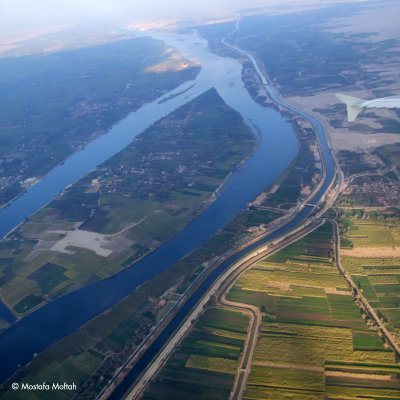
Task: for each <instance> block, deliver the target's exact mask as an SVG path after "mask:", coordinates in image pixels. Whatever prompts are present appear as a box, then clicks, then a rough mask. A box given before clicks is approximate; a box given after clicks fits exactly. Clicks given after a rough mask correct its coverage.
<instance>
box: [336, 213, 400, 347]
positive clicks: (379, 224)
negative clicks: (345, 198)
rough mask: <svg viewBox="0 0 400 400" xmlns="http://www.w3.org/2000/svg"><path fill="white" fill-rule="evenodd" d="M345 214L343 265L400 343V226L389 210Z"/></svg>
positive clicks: (343, 225)
mask: <svg viewBox="0 0 400 400" xmlns="http://www.w3.org/2000/svg"><path fill="white" fill-rule="evenodd" d="M363 216H364V218H359V214H354V215H352V214H350V213H344V214H343V215H342V218H341V226H342V243H344V249H343V250H342V252H341V253H342V264H343V266H344V267H345V268H346V270H347V272H349V273H350V274H351V276H352V278H353V280H354V282H355V283H356V284H357V286H358V288H359V290H360V291H361V292H362V293H363V295H364V296H365V297H366V298H367V299H368V301H369V302H370V304H371V305H372V306H373V307H374V308H375V309H376V310H377V312H378V313H379V315H380V317H381V318H383V320H384V321H385V323H386V326H387V327H388V329H389V330H390V331H391V332H392V334H393V335H394V336H395V337H396V339H397V340H398V341H399V342H400V307H399V305H400V225H399V222H398V218H397V217H395V216H394V215H393V214H390V213H381V214H378V215H376V214H374V215H371V214H368V213H364V214H363Z"/></svg>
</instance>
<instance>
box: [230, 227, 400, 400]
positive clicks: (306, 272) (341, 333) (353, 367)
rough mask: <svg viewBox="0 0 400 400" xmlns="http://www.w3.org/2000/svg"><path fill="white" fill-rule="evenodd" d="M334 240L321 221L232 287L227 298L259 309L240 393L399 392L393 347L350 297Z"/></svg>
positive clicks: (332, 395)
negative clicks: (336, 260) (252, 351)
mask: <svg viewBox="0 0 400 400" xmlns="http://www.w3.org/2000/svg"><path fill="white" fill-rule="evenodd" d="M332 240H333V236H332V226H331V225H330V223H326V224H325V225H323V226H321V227H320V228H318V229H317V230H315V231H314V232H312V233H311V234H309V235H308V236H306V237H305V238H303V239H300V240H299V241H297V242H296V243H294V244H292V245H290V246H288V247H286V248H285V249H283V250H281V251H279V252H278V253H276V254H275V255H273V256H271V257H269V258H267V259H264V260H262V261H260V262H258V263H257V264H256V265H255V266H254V267H253V268H252V269H251V270H249V271H247V272H246V273H245V274H244V275H242V277H240V278H239V279H238V280H237V282H236V284H235V286H234V287H233V288H232V290H231V291H230V293H229V295H228V299H229V300H232V301H238V302H243V303H249V304H253V305H256V306H258V307H260V309H261V311H262V312H263V324H262V328H261V332H260V337H259V341H258V343H257V347H256V351H255V354H254V358H253V363H252V368H251V372H250V376H249V380H248V382H247V387H246V391H245V394H244V399H247V400H250V399H251V400H254V399H266V398H268V399H277V400H278V399H279V400H280V399H285V398H293V399H304V400H305V399H308V400H309V399H321V400H322V399H343V398H346V399H358V398H361V397H360V396H361V395H364V396H365V393H368V395H369V396H370V397H368V398H382V399H383V398H384V399H393V400H394V399H397V398H399V396H400V390H399V387H400V380H399V379H398V376H397V374H398V373H399V372H400V366H399V365H398V364H397V363H396V360H395V354H394V352H392V351H391V350H390V349H388V348H386V347H385V345H384V343H383V341H382V340H381V338H380V337H379V335H378V333H377V331H375V330H374V329H373V328H371V327H369V326H368V325H367V322H366V321H365V320H364V319H363V316H362V315H361V312H360V310H359V308H358V306H357V305H356V304H355V303H354V299H353V297H352V295H351V293H350V291H349V290H348V288H347V285H346V282H345V281H344V279H343V278H342V277H341V276H340V274H339V272H338V270H337V268H336V265H335V263H334V260H333V259H332V257H333V255H332ZM364 398H365V397H364Z"/></svg>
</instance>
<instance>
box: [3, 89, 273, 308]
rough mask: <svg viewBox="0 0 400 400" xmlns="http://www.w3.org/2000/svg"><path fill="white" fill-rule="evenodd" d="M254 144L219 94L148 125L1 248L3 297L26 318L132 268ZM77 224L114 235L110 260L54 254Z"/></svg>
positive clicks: (108, 244)
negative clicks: (79, 288)
mask: <svg viewBox="0 0 400 400" xmlns="http://www.w3.org/2000/svg"><path fill="white" fill-rule="evenodd" d="M254 144H255V138H254V135H253V133H252V132H251V130H250V129H249V128H248V126H247V125H246V124H245V123H244V121H243V120H242V117H241V116H240V115H239V114H238V113H237V112H236V111H234V110H232V109H231V108H229V107H228V106H227V105H226V104H225V103H224V102H223V100H222V99H221V97H220V96H219V95H218V94H217V92H216V91H215V90H210V91H208V92H206V93H204V94H203V95H201V96H199V97H198V98H197V99H195V100H194V101H192V102H190V103H189V104H186V105H185V106H183V107H182V108H180V109H178V110H176V111H175V112H174V113H172V114H170V115H169V116H167V117H165V118H164V119H162V120H161V121H159V122H158V123H156V124H154V125H152V126H151V127H150V128H149V129H148V130H146V131H145V132H144V133H142V134H141V135H139V136H138V137H137V138H136V140H134V141H133V142H132V144H131V145H129V146H128V147H127V148H126V149H124V150H123V151H121V152H120V153H118V154H117V155H115V156H114V157H112V158H111V159H110V160H108V161H107V162H105V163H104V164H102V165H100V166H99V167H98V168H97V169H96V170H94V171H93V172H91V173H90V174H89V175H88V176H87V177H85V178H83V179H81V180H80V181H78V182H77V183H75V184H74V185H73V186H72V187H70V188H69V189H67V190H65V191H64V193H63V194H62V195H60V196H58V197H57V198H56V199H55V200H54V201H53V202H52V203H50V204H49V205H48V206H47V207H46V208H45V209H42V210H41V211H39V212H38V213H37V214H35V215H34V216H33V217H32V218H30V219H29V220H28V221H26V223H25V224H24V225H22V226H21V227H20V228H19V229H18V231H16V232H15V233H14V234H13V235H12V236H11V237H10V238H9V239H7V240H4V241H3V242H2V243H1V244H0V260H2V261H1V262H0V280H1V283H2V285H1V289H0V293H1V296H2V297H3V299H4V300H5V301H6V302H7V303H8V304H9V305H10V306H11V307H13V308H14V310H15V311H16V312H17V313H22V314H23V313H26V312H29V310H31V309H32V308H34V307H36V306H38V305H39V304H40V303H42V301H43V300H44V299H43V296H50V297H51V298H55V297H57V296H60V295H62V294H64V293H66V292H68V291H69V290H71V289H74V288H76V287H77V286H80V285H83V284H87V283H88V282H93V281H95V280H98V279H102V278H106V277H109V276H111V275H113V274H115V273H116V272H118V271H120V270H121V269H122V268H125V267H127V266H129V265H131V264H132V263H133V262H134V261H135V260H137V259H138V258H140V257H142V256H143V255H144V254H146V253H147V252H149V251H150V250H153V249H155V248H156V247H158V246H159V245H160V244H161V243H163V242H165V241H166V240H168V239H170V238H171V237H172V236H173V235H175V234H176V233H177V232H178V231H179V230H181V229H182V228H183V227H184V226H185V225H186V224H187V223H188V222H189V221H190V220H191V219H193V218H194V217H195V216H196V215H198V214H199V213H200V212H201V210H202V209H203V208H204V207H205V206H206V205H207V202H208V201H209V200H210V198H211V196H212V194H213V193H214V192H215V190H216V189H217V188H218V187H219V186H220V185H221V184H222V183H223V180H224V179H225V178H226V177H227V175H228V174H229V173H230V172H231V171H232V169H234V168H235V167H236V166H238V165H239V164H240V163H241V162H242V161H243V159H245V158H246V157H248V156H249V155H250V154H251V152H252V151H253V148H254ZM93 181H95V182H99V183H98V184H97V183H96V184H95V185H93ZM97 185H99V186H97ZM274 216H275V214H274V213H270V212H265V211H264V212H256V211H248V213H247V218H244V217H243V218H242V220H241V221H239V222H237V223H236V224H237V225H240V226H246V227H247V226H252V225H254V224H261V223H263V222H264V223H265V222H269V221H271V220H272V219H273V218H274ZM73 224H77V225H76V226H79V228H80V232H82V231H90V232H93V231H95V232H99V233H101V234H104V235H113V236H107V237H106V238H105V239H104V240H105V241H104V244H103V245H101V246H100V247H102V246H105V247H102V248H103V249H104V248H105V249H111V254H108V255H102V254H101V253H98V252H96V250H95V249H93V248H91V247H88V248H84V247H81V246H80V242H78V243H76V245H74V244H68V245H67V247H65V250H64V251H63V252H60V251H55V250H52V246H53V245H54V244H55V243H57V242H58V241H59V240H61V239H63V238H64V236H65V234H66V233H65V232H64V231H63V230H65V229H67V230H71V228H72V226H73ZM124 229H126V230H125V231H123V230H124ZM57 232H58V233H57ZM60 232H61V233H60ZM97 240H98V239H96V240H95V241H94V244H95V245H96V241H97ZM68 243H69V242H68ZM78 246H79V247H78Z"/></svg>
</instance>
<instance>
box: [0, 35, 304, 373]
mask: <svg viewBox="0 0 400 400" xmlns="http://www.w3.org/2000/svg"><path fill="white" fill-rule="evenodd" d="M154 36H155V37H157V38H161V39H163V40H165V41H166V42H167V43H168V44H170V45H173V46H174V47H176V48H178V49H179V50H180V51H181V52H182V53H183V55H184V56H186V57H187V58H188V59H190V60H194V61H197V62H198V63H199V64H201V66H202V69H201V72H200V73H199V75H198V77H197V78H196V80H195V81H194V82H187V83H186V84H184V85H182V86H180V87H179V88H177V89H176V90H174V91H172V92H170V93H168V94H166V95H165V96H163V98H161V99H158V100H157V101H155V102H153V103H151V104H148V105H146V106H145V107H143V108H142V109H140V110H139V111H137V112H134V113H132V114H130V115H129V116H128V117H127V118H126V119H125V120H123V121H122V122H120V123H119V124H118V125H116V126H115V127H114V128H113V129H111V130H110V132H109V133H108V134H106V135H104V136H102V137H100V138H99V139H97V140H95V141H94V142H92V143H91V144H89V145H88V146H86V148H85V149H84V150H82V151H80V152H79V153H76V154H74V155H73V156H71V157H70V158H69V159H68V160H66V162H65V163H64V164H63V165H60V166H59V167H57V168H55V169H54V170H52V171H51V172H50V173H49V174H48V175H47V176H46V177H45V178H44V179H43V180H42V181H41V182H40V183H38V184H37V185H36V186H34V187H33V188H31V189H30V190H29V191H27V192H26V193H25V194H24V195H23V196H21V197H20V198H18V199H17V200H16V201H14V202H13V203H12V204H10V206H9V207H7V208H5V209H2V210H0V234H1V235H5V234H6V233H7V232H9V231H10V230H11V229H13V228H14V227H15V226H17V225H18V224H19V223H21V222H22V221H23V220H24V219H25V218H26V217H27V216H29V215H31V214H32V213H34V212H35V211H36V210H38V209H40V208H41V207H43V206H44V205H46V204H47V203H48V202H49V201H51V199H52V198H53V197H54V196H55V195H57V194H58V193H59V192H60V191H62V190H63V189H64V188H65V187H66V186H67V185H69V184H71V183H72V182H74V181H76V180H77V179H79V178H80V177H82V176H84V175H85V174H86V173H88V172H89V171H90V170H92V169H93V168H95V167H96V165H99V164H100V163H101V162H103V161H105V160H106V159H108V158H109V157H111V156H112V155H114V154H116V153H117V152H118V151H120V150H122V149H123V148H124V147H126V146H127V145H128V144H129V143H130V142H131V140H132V139H133V137H134V136H136V135H137V134H139V133H141V132H142V131H143V130H145V129H146V128H147V127H148V126H149V125H151V124H152V123H154V122H155V121H157V120H158V119H160V118H162V117H163V116H165V115H167V114H169V113H170V112H172V111H173V110H175V109H176V108H178V107H180V106H181V105H183V104H185V103H187V102H188V101H190V100H192V99H194V98H195V97H197V96H198V95H199V94H201V93H203V92H204V91H206V90H208V89H210V88H211V87H215V88H216V89H217V90H218V92H219V94H220V95H221V96H222V98H223V99H224V101H225V102H226V103H227V104H228V105H230V106H231V107H233V108H234V109H236V110H237V111H239V112H240V113H241V115H242V116H243V117H244V118H245V120H246V121H247V122H248V123H249V124H250V125H251V126H254V127H256V128H257V131H258V132H259V134H260V139H261V140H260V145H259V147H258V149H257V150H256V152H255V153H254V155H253V156H252V157H251V158H250V159H249V160H248V161H246V162H245V163H244V164H243V165H242V166H241V168H239V170H238V171H237V172H236V173H234V174H233V175H231V177H230V179H229V180H228V182H227V184H226V186H225V188H224V190H223V191H222V193H221V194H220V195H219V197H218V198H217V199H216V200H215V201H214V202H213V203H211V205H210V206H209V207H208V208H207V209H206V210H205V211H204V212H203V213H202V214H201V215H200V216H199V217H197V218H196V219H195V220H194V221H192V222H191V223H190V224H189V225H188V226H187V227H186V228H185V229H184V230H183V231H181V232H180V233H179V234H178V235H177V236H176V237H174V238H173V239H171V240H170V241H169V242H167V243H165V244H164V245H162V246H161V247H160V248H159V249H157V250H156V251H154V252H153V253H152V254H150V255H149V256H147V257H146V258H144V259H143V260H141V261H140V262H138V263H136V264H134V265H133V266H131V267H129V268H128V269H126V270H124V271H123V272H121V273H120V274H118V275H117V276H115V277H113V278H111V279H106V280H102V281H98V282H95V283H93V284H91V285H88V286H86V287H84V288H82V289H80V290H77V291H75V292H73V293H70V294H68V295H66V296H64V297H61V298H59V299H56V300H54V301H52V302H50V303H48V304H46V305H45V306H43V307H42V308H40V309H38V310H37V311H35V312H33V313H32V314H30V315H28V316H27V317H25V318H23V319H22V320H20V321H18V322H16V323H15V324H14V325H12V326H11V327H10V328H8V329H7V330H5V331H3V332H2V333H1V334H0V360H1V363H0V381H4V380H5V379H6V378H7V377H9V376H10V375H11V374H12V373H13V372H15V371H16V370H17V369H18V368H19V366H20V365H24V364H26V363H27V362H29V361H30V360H31V359H32V357H33V355H34V354H35V353H38V352H40V351H42V350H44V349H45V348H47V347H48V346H49V345H51V344H53V343H54V342H56V341H57V340H59V339H61V338H62V337H64V336H66V335H68V334H69V333H71V332H73V331H74V330H76V329H77V328H79V327H80V326H82V325H83V324H84V323H85V322H87V321H88V320H90V319H91V318H93V317H95V316H96V315H98V314H99V313H101V312H103V311H105V310H107V309H108V308H110V307H111V306H113V305H114V304H115V303H117V302H118V301H120V300H121V299H122V298H124V297H125V296H126V295H128V294H129V293H131V292H132V291H133V290H134V289H135V288H136V287H137V286H138V285H140V284H141V283H143V282H145V281H147V280H148V279H151V278H152V277H155V276H157V275H158V274H159V273H161V272H162V271H164V270H165V269H166V268H168V267H169V266H170V265H172V264H173V263H174V262H176V261H177V260H179V259H180V258H182V257H183V256H184V255H185V254H187V253H189V252H190V251H191V250H193V249H195V248H196V247H198V246H200V245H202V244H203V243H205V242H206V241H207V240H208V239H209V238H210V237H211V236H212V235H213V234H215V233H216V232H217V231H218V230H219V229H221V228H222V227H223V226H225V225H226V224H227V223H228V222H229V221H230V220H231V219H232V218H233V217H234V216H235V215H237V214H238V213H239V212H240V211H241V210H242V209H243V208H244V207H245V206H246V204H247V203H248V202H249V201H251V200H252V199H253V198H254V197H255V196H256V195H257V194H258V193H260V192H261V191H262V190H263V189H264V188H265V187H267V186H268V185H270V184H271V183H273V181H274V180H276V178H277V177H278V176H279V175H280V174H281V173H282V172H283V171H284V169H285V168H287V167H288V166H289V164H290V162H291V161H292V160H293V158H294V157H295V155H296V152H297V147H298V142H297V139H296V137H295V135H294V133H293V130H292V127H291V125H290V124H289V123H288V122H287V121H285V120H284V119H283V117H282V116H281V115H280V114H279V113H278V112H276V111H275V110H272V109H265V108H263V107H261V106H260V105H258V104H257V103H255V102H254V101H253V100H252V99H251V97H250V96H249V94H248V92H247V91H246V89H245V88H244V85H243V82H242V80H241V65H240V64H239V63H238V62H237V61H235V60H233V59H229V58H222V57H218V56H216V55H214V54H212V53H210V52H209V51H208V47H207V43H206V42H205V41H204V39H202V38H200V37H199V36H197V35H196V34H180V35H168V36H165V35H164V36H162V35H159V34H154ZM194 83H195V85H193V84H194ZM179 93H180V94H179ZM175 95H176V96H175ZM163 99H165V100H166V101H161V100H163ZM0 312H1V311H0ZM7 312H8V310H7ZM8 313H9V312H8ZM1 316H3V315H2V314H0V317H1ZM3 317H4V316H3Z"/></svg>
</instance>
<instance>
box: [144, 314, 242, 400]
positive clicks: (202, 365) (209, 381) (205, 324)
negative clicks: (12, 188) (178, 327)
mask: <svg viewBox="0 0 400 400" xmlns="http://www.w3.org/2000/svg"><path fill="white" fill-rule="evenodd" d="M247 326H248V319H247V317H245V316H243V315H241V314H240V313H237V312H233V311H229V310H225V309H223V308H208V309H207V311H206V312H205V313H204V314H203V315H202V317H201V318H200V319H199V320H198V322H197V323H196V324H195V326H194V328H193V329H192V331H191V332H190V334H189V335H188V336H187V337H186V338H185V339H184V340H183V342H182V344H181V345H180V346H179V347H178V348H177V349H176V350H175V352H174V353H173V355H172V356H171V357H170V359H169V360H168V362H167V364H166V365H165V366H164V367H163V369H162V370H161V372H160V373H159V375H158V376H157V378H156V379H155V380H154V381H153V382H152V383H151V384H150V386H149V387H148V389H147V390H146V391H145V393H144V394H143V396H142V399H143V400H150V399H151V400H156V399H159V400H165V399H171V400H172V399H193V400H200V399H205V400H206V399H215V400H217V399H221V400H225V399H228V398H229V393H230V391H231V389H232V387H233V381H234V374H235V373H236V369H237V368H238V366H239V358H240V355H241V352H242V348H243V342H244V339H245V336H246V330H247Z"/></svg>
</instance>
